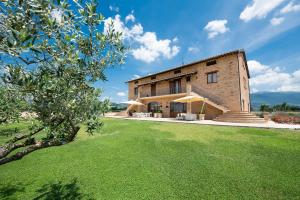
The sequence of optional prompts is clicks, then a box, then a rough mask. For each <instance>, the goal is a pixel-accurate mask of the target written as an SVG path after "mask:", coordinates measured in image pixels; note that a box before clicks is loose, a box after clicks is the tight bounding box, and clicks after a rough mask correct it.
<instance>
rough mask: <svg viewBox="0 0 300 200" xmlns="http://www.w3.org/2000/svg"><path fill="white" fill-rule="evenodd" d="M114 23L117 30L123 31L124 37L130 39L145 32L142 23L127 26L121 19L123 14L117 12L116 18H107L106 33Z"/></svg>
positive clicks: (105, 21) (105, 22)
mask: <svg viewBox="0 0 300 200" xmlns="http://www.w3.org/2000/svg"><path fill="white" fill-rule="evenodd" d="M112 24H113V27H114V29H115V31H116V32H120V33H122V37H123V39H129V38H132V37H135V36H137V35H140V34H142V33H143V27H142V25H141V24H139V23H138V24H134V25H133V26H132V27H131V28H128V27H126V26H125V24H124V23H123V22H122V20H121V16H120V15H119V14H117V15H116V16H115V17H114V18H111V17H109V18H107V19H105V20H104V31H103V32H104V33H107V32H108V31H109V28H110V25H112Z"/></svg>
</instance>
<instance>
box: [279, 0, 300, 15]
mask: <svg viewBox="0 0 300 200" xmlns="http://www.w3.org/2000/svg"><path fill="white" fill-rule="evenodd" d="M297 11H300V4H297V5H295V4H294V2H293V1H291V2H289V3H288V4H287V5H286V6H285V7H283V8H282V9H281V10H280V13H281V14H286V13H289V12H297Z"/></svg>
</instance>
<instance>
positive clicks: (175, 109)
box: [170, 102, 186, 118]
mask: <svg viewBox="0 0 300 200" xmlns="http://www.w3.org/2000/svg"><path fill="white" fill-rule="evenodd" d="M178 113H186V103H177V102H170V117H173V118H174V117H176V116H177V114H178Z"/></svg>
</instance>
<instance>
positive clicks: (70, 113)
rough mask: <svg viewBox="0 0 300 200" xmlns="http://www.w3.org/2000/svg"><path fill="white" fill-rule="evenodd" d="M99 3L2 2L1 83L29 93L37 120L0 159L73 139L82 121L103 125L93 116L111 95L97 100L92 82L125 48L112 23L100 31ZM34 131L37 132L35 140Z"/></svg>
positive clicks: (89, 129)
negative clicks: (40, 135) (105, 98)
mask: <svg viewBox="0 0 300 200" xmlns="http://www.w3.org/2000/svg"><path fill="white" fill-rule="evenodd" d="M99 9H100V7H99V6H98V3H97V1H91V2H87V1H84V3H82V2H81V1H79V0H73V1H60V0H56V1H53V0H51V1H50V0H26V1H25V0H6V1H2V3H0V56H1V61H2V67H3V68H4V69H5V70H4V72H3V75H2V80H3V83H4V84H5V87H6V88H8V90H9V91H16V92H18V93H20V94H21V95H22V97H23V98H24V99H26V100H27V102H28V104H29V106H30V109H31V111H32V112H34V113H36V115H37V120H38V121H39V122H40V123H38V124H39V125H38V126H36V127H33V128H32V131H31V132H29V133H26V134H24V133H23V134H18V135H17V136H16V137H14V138H13V139H11V140H9V141H8V142H7V143H6V144H5V145H3V146H2V147H0V164H4V163H7V162H10V161H13V160H17V159H21V158H22V157H23V156H25V155H27V154H29V153H31V152H33V151H35V150H38V149H42V148H47V147H51V146H58V145H62V144H66V143H69V142H71V141H73V140H74V139H75V137H76V135H77V133H78V131H79V129H80V126H79V125H80V124H81V123H86V125H87V132H88V133H92V132H93V130H94V129H95V128H97V127H98V126H101V124H102V123H101V122H99V120H98V116H99V115H100V114H102V113H103V112H105V110H107V107H108V106H109V101H107V100H105V101H99V96H100V95H101V90H99V89H95V88H94V87H93V83H94V82H95V81H99V80H106V76H105V69H106V68H107V67H110V66H114V65H119V64H122V63H123V62H124V57H125V48H124V45H123V43H122V39H121V33H119V32H116V31H115V30H114V28H113V24H110V26H109V27H108V30H107V32H105V33H104V32H103V22H104V16H103V15H102V14H101V13H100V12H99ZM0 102H1V101H0ZM40 133H44V134H45V136H44V137H43V139H37V137H36V135H38V134H40ZM39 138H40V137H39ZM20 147H24V148H22V150H20V151H19V152H16V153H14V154H13V155H11V154H10V153H11V152H12V151H14V150H16V149H18V148H20Z"/></svg>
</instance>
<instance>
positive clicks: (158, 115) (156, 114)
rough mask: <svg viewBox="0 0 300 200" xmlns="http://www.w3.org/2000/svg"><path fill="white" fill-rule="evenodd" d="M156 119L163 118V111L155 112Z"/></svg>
mask: <svg viewBox="0 0 300 200" xmlns="http://www.w3.org/2000/svg"><path fill="white" fill-rule="evenodd" d="M154 117H156V118H162V110H157V111H155V113H154Z"/></svg>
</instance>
